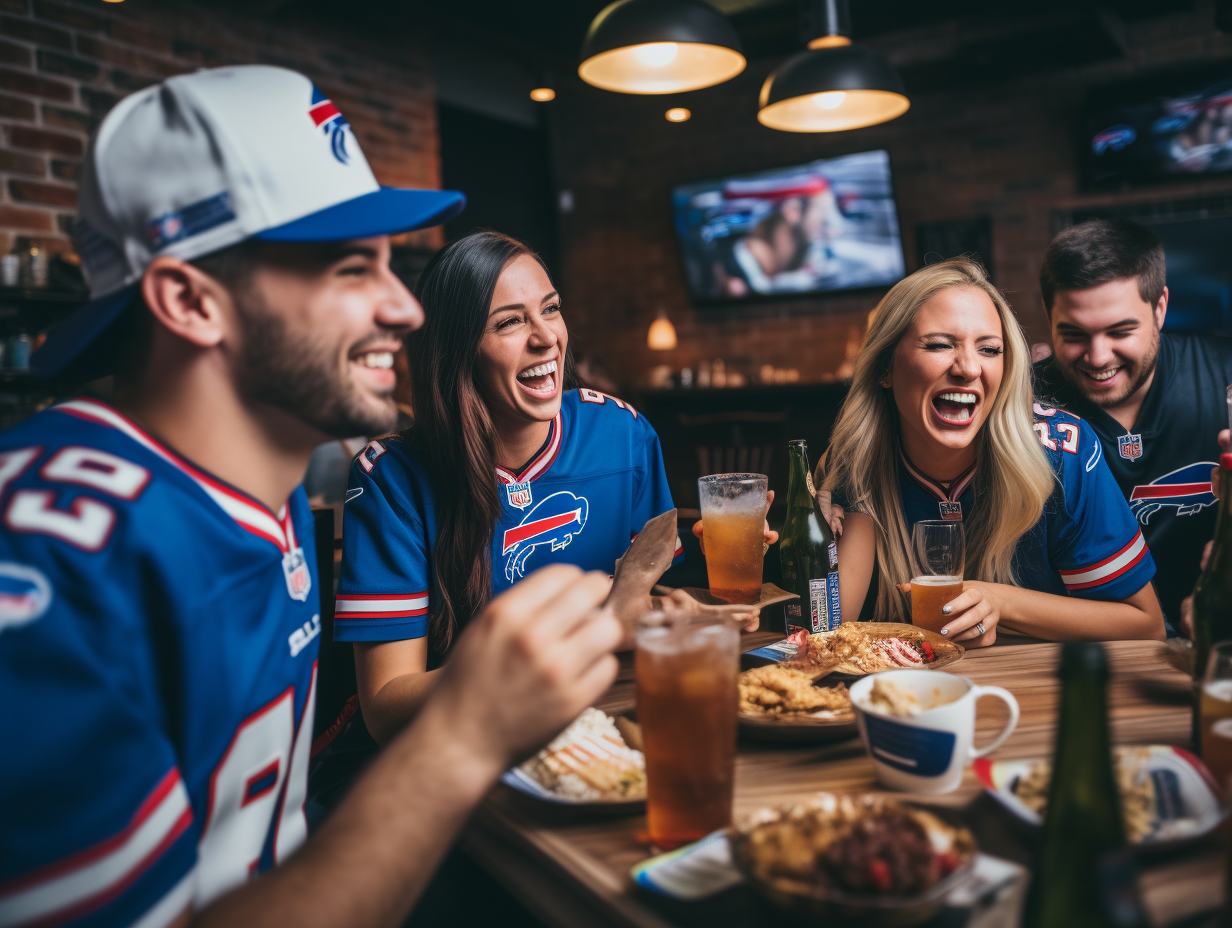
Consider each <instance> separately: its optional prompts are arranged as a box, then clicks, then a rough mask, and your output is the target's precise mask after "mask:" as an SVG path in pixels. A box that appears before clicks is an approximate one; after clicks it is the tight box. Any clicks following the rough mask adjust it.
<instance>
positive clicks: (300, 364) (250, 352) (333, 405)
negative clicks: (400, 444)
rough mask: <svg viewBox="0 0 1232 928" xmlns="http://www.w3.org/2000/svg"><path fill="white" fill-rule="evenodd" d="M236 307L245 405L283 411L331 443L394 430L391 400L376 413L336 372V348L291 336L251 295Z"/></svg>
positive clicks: (280, 320)
mask: <svg viewBox="0 0 1232 928" xmlns="http://www.w3.org/2000/svg"><path fill="white" fill-rule="evenodd" d="M235 305H236V311H237V314H238V316H239V320H240V325H241V327H242V329H243V333H244V335H243V347H242V348H241V351H240V365H239V374H238V377H239V390H240V394H241V396H243V397H244V398H245V399H247V400H250V401H253V402H258V403H264V404H266V405H269V406H273V407H274V408H276V409H281V410H282V411H283V412H286V413H289V414H291V415H292V416H294V417H295V418H297V419H300V420H301V421H303V422H305V423H307V424H308V425H311V426H313V427H314V428H316V429H318V430H320V431H321V432H323V433H325V434H326V435H329V436H330V437H332V438H349V437H352V436H356V435H377V434H380V433H382V432H388V431H390V430H391V429H392V428H393V427H394V426H395V425H396V424H397V418H398V410H397V406H395V404H394V403H393V401H392V398H391V399H390V402H389V403H388V406H387V408H385V409H377V408H374V407H373V405H372V404H370V403H368V404H366V403H365V402H364V401H363V399H362V398H361V397H360V396H358V395H357V392H358V391H357V388H356V386H355V385H354V384H353V383H351V382H350V381H349V379H348V378H346V377H345V376H344V375H342V374H341V373H340V372H339V371H338V368H337V363H338V362H337V358H338V351H337V346H327V345H322V344H319V343H317V342H315V341H314V340H313V339H312V338H310V337H308V336H299V337H297V336H295V335H293V334H292V333H291V332H290V331H289V329H288V327H287V324H286V321H285V320H284V319H283V318H282V317H281V316H279V315H278V314H277V313H275V312H274V311H272V310H271V309H270V308H269V306H268V305H267V304H266V303H265V302H264V301H263V300H262V299H261V298H260V297H259V296H258V295H256V294H255V293H253V292H251V291H249V292H248V293H245V294H243V295H242V298H241V297H240V296H239V295H237V298H236V303H235Z"/></svg>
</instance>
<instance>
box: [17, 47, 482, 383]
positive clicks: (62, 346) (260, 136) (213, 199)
mask: <svg viewBox="0 0 1232 928" xmlns="http://www.w3.org/2000/svg"><path fill="white" fill-rule="evenodd" d="M465 205H466V197H464V196H463V195H462V194H461V193H459V192H457V191H454V190H406V189H401V188H396V187H382V186H381V185H380V184H378V183H377V181H376V177H375V176H373V174H372V169H371V168H370V167H369V166H368V162H367V160H366V159H365V158H364V154H363V152H362V151H360V148H359V143H358V142H357V141H356V140H355V135H354V133H353V132H352V131H351V127H350V125H349V124H348V123H347V121H346V119H345V118H344V117H343V115H342V114H341V113H340V112H339V111H338V108H337V107H336V106H334V104H333V103H331V102H330V101H329V99H327V98H326V97H325V95H324V94H322V93H321V91H319V90H318V89H317V88H316V87H315V86H314V85H313V83H312V81H310V80H309V79H308V78H307V77H305V76H304V75H302V74H298V73H296V72H295V71H289V70H287V69H285V68H276V67H269V66H266V65H244V66H239V67H232V68H217V69H215V70H208V71H197V72H196V73H193V74H183V75H179V76H177V77H172V78H168V79H167V80H166V81H164V82H163V83H161V84H157V85H155V86H153V87H147V88H146V89H144V90H141V91H138V92H137V93H134V94H132V95H130V96H128V97H125V98H124V99H123V100H121V101H120V102H119V103H118V104H116V106H115V107H114V108H113V109H112V110H111V112H110V113H108V114H107V116H106V118H104V120H103V122H102V125H100V126H99V128H98V132H97V133H96V134H95V136H94V138H93V139H92V140H91V143H90V149H89V151H88V153H87V155H86V160H85V164H84V166H83V170H82V177H81V184H80V194H79V199H78V220H77V226H76V229H75V236H74V237H75V239H76V242H77V250H78V253H79V254H80V255H81V259H82V266H83V268H84V270H85V276H86V280H87V282H88V283H89V285H90V302H89V303H87V304H86V305H85V306H83V307H81V308H80V309H79V310H77V311H76V312H74V313H73V315H71V316H70V317H69V318H68V319H66V320H65V321H64V322H63V323H61V324H60V325H59V326H57V327H56V328H55V329H54V330H53V331H52V332H51V334H50V336H49V337H48V339H47V342H46V343H45V344H44V345H43V347H42V348H40V349H39V350H38V351H37V352H35V354H34V356H33V358H32V359H31V364H32V366H33V368H34V371H35V373H36V374H38V375H39V376H41V377H53V376H55V375H57V374H59V373H60V372H62V371H63V370H65V368H67V367H68V366H69V365H70V364H71V363H72V362H73V361H74V360H75V359H76V358H77V357H78V356H79V355H81V354H82V352H84V351H85V350H86V349H87V348H88V347H89V346H90V344H91V343H93V342H94V341H95V340H96V339H98V338H99V336H101V335H102V334H103V332H104V331H105V330H106V329H107V328H108V326H110V325H111V323H112V322H114V321H115V320H116V319H117V318H118V317H119V316H120V314H121V313H122V312H123V311H124V309H125V307H127V306H128V305H129V303H130V302H131V301H132V300H133V298H134V297H135V296H136V293H137V289H138V286H139V284H140V281H141V277H142V275H143V274H144V273H145V269H146V266H147V265H148V264H149V263H150V261H151V260H153V259H154V257H155V256H157V255H174V256H175V257H178V258H183V259H184V260H192V259H193V258H200V257H203V256H204V255H208V254H211V253H212V252H215V251H219V250H220V249H223V248H226V247H228V246H230V245H234V244H236V243H238V242H242V241H244V240H245V239H248V238H254V237H255V238H259V239H264V240H266V241H273V242H333V241H344V240H347V239H354V238H367V237H370V236H374V235H393V234H396V233H399V232H407V231H409V230H411V229H420V228H424V227H426V226H433V225H439V224H440V223H443V222H445V221H446V220H448V219H450V218H451V217H453V216H455V215H457V214H458V213H459V212H461V210H462V208H463V207H464V206H465Z"/></svg>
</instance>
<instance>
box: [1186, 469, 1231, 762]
mask: <svg viewBox="0 0 1232 928" xmlns="http://www.w3.org/2000/svg"><path fill="white" fill-rule="evenodd" d="M1230 511H1232V454H1221V455H1220V456H1219V513H1218V515H1216V517H1215V544H1214V545H1212V546H1211V559H1210V560H1209V561H1208V562H1207V565H1206V570H1204V571H1202V575H1201V576H1200V577H1198V582H1197V584H1196V585H1195V586H1194V597H1193V625H1194V628H1193V631H1194V667H1193V678H1194V705H1193V742H1194V746H1195V747H1196V748H1197V749H1198V752H1199V753H1201V751H1202V744H1201V740H1202V739H1201V727H1202V726H1201V719H1200V716H1201V711H1202V676H1203V674H1205V673H1206V662H1207V659H1208V658H1209V657H1210V654H1211V648H1212V647H1214V646H1215V645H1217V644H1218V643H1219V642H1221V641H1229V640H1232V515H1230V514H1229V513H1230Z"/></svg>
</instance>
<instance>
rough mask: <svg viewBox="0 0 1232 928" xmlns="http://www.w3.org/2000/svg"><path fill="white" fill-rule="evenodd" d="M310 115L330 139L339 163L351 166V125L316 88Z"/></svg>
mask: <svg viewBox="0 0 1232 928" xmlns="http://www.w3.org/2000/svg"><path fill="white" fill-rule="evenodd" d="M308 115H309V116H311V117H312V124H313V125H314V126H316V127H317V128H319V129H321V130H322V131H323V132H324V133H325V136H326V137H327V138H328V139H329V147H330V150H331V151H332V152H333V153H334V157H335V158H337V159H338V162H339V163H340V164H350V163H351V154H350V152H348V151H347V135H348V134H349V132H350V129H351V126H350V123H348V122H347V121H346V117H345V116H343V115H342V113H341V112H339V110H338V107H336V106H334V104H333V103H332V102H331V101H330V100H329V98H328V97H326V96H325V94H323V93H321V91H319V90H317V88H316V87H313V88H312V105H311V106H310V107H309V108H308Z"/></svg>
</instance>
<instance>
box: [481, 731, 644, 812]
mask: <svg viewBox="0 0 1232 928" xmlns="http://www.w3.org/2000/svg"><path fill="white" fill-rule="evenodd" d="M501 782H502V783H504V784H505V785H506V786H508V787H510V788H511V789H515V790H517V791H518V792H519V793H524V794H525V795H527V796H533V797H534V798H535V799H540V800H542V801H544V802H549V803H552V804H554V805H559V806H573V807H575V808H583V809H591V810H594V811H602V812H620V813H624V812H640V811H641V810H642V809H643V808H645V805H646V760H645V758H644V757H643V756H642V751H641V729H640V728H639V727H638V725H637V723H636V722H632V721H630V720H629V719H626V718H623V717H622V718H612V717H611V716H609V715H607V714H606V713H605V712H602V711H600V710H599V709H587V710H586V711H585V712H583V713H582V714H581V715H579V716H578V717H577V718H576V719H575V720H574V721H573V723H572V724H571V725H570V726H569V727H568V728H566V729H565V730H564V731H563V732H561V733H560V734H559V735H557V736H556V737H555V738H554V739H552V742H551V743H550V744H549V745H548V746H547V747H545V748H544V749H543V750H542V751H540V752H539V753H538V754H536V755H535V756H534V757H532V758H530V759H529V760H527V761H526V762H525V763H523V764H521V765H520V766H518V767H514V768H513V769H512V770H507V771H505V773H504V775H503V776H502V777H501Z"/></svg>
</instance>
